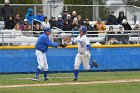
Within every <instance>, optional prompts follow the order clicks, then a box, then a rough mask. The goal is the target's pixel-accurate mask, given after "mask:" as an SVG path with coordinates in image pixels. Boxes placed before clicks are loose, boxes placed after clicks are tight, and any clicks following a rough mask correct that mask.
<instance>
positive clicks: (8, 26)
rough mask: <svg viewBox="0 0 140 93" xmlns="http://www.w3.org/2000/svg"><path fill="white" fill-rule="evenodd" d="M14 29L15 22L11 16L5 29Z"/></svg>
mask: <svg viewBox="0 0 140 93" xmlns="http://www.w3.org/2000/svg"><path fill="white" fill-rule="evenodd" d="M14 27H15V22H14V19H13V16H9V17H8V20H7V21H6V24H5V29H14Z"/></svg>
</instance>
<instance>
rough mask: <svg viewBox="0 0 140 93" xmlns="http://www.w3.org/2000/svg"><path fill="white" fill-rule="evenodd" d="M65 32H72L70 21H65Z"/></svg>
mask: <svg viewBox="0 0 140 93" xmlns="http://www.w3.org/2000/svg"><path fill="white" fill-rule="evenodd" d="M62 30H63V31H70V30H71V26H70V25H69V24H68V20H65V21H64V25H63V29H62Z"/></svg>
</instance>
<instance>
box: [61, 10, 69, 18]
mask: <svg viewBox="0 0 140 93" xmlns="http://www.w3.org/2000/svg"><path fill="white" fill-rule="evenodd" d="M67 15H68V11H67V10H64V13H63V15H62V19H63V20H67Z"/></svg>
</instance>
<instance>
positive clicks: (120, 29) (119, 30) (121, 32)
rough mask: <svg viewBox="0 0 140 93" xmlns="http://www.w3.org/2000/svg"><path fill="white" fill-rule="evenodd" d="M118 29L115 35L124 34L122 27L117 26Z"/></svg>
mask: <svg viewBox="0 0 140 93" xmlns="http://www.w3.org/2000/svg"><path fill="white" fill-rule="evenodd" d="M118 27H119V29H118V30H117V34H124V28H123V26H122V25H118Z"/></svg>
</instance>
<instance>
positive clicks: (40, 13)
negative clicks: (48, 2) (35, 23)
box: [35, 10, 44, 22]
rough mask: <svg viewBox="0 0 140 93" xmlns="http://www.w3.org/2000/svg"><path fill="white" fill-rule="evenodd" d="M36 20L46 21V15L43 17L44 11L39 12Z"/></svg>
mask: <svg viewBox="0 0 140 93" xmlns="http://www.w3.org/2000/svg"><path fill="white" fill-rule="evenodd" d="M35 19H37V20H39V21H41V22H42V21H44V15H43V12H42V10H39V11H38V12H37V15H36V16H35Z"/></svg>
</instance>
